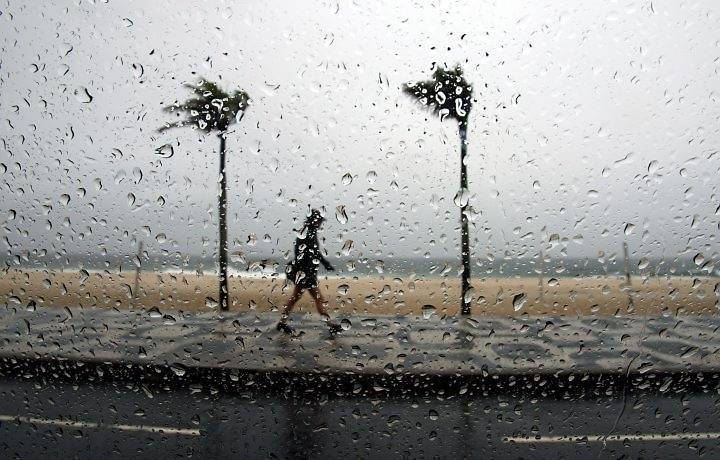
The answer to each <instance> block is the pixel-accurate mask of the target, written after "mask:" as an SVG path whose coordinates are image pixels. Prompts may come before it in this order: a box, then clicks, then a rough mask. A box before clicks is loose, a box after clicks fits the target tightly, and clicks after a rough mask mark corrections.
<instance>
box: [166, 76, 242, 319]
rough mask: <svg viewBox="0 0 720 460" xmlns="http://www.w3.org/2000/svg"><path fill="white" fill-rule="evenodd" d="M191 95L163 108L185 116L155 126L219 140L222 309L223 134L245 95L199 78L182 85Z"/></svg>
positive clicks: (223, 290)
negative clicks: (183, 129)
mask: <svg viewBox="0 0 720 460" xmlns="http://www.w3.org/2000/svg"><path fill="white" fill-rule="evenodd" d="M184 86H185V87H186V88H189V89H190V90H191V91H192V92H193V93H195V97H193V98H191V99H188V100H187V101H185V102H183V103H179V102H177V101H176V102H175V103H174V104H173V105H171V106H169V107H165V111H166V112H170V113H175V114H177V116H181V115H183V114H184V115H185V116H186V118H185V119H182V120H178V121H176V122H173V123H167V124H165V126H163V127H161V128H160V129H158V131H160V132H162V131H165V130H168V129H170V128H181V127H184V126H190V127H192V128H193V129H199V130H201V131H203V132H204V133H206V134H210V133H217V136H218V138H219V140H220V161H219V163H220V195H219V199H218V208H219V209H218V226H219V227H220V248H219V251H218V253H219V258H220V293H219V303H220V308H222V309H223V310H227V309H228V278H227V260H228V258H227V250H228V248H227V222H226V218H227V190H226V189H227V181H226V175H225V137H226V135H227V130H228V128H229V127H230V125H231V124H233V123H236V122H239V121H240V120H241V119H242V117H243V115H244V114H245V110H246V109H247V107H248V103H249V96H248V94H247V93H246V92H245V91H243V90H236V91H235V92H233V93H232V94H228V93H226V92H225V91H223V90H222V89H221V88H220V87H219V86H218V85H217V84H215V83H213V82H211V81H208V80H205V79H201V80H200V82H199V83H198V84H197V85H191V84H186V85H184Z"/></svg>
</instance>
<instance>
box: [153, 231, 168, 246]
mask: <svg viewBox="0 0 720 460" xmlns="http://www.w3.org/2000/svg"><path fill="white" fill-rule="evenodd" d="M155 240H156V241H157V242H158V243H160V244H162V243H164V242H166V241H167V236H165V234H164V233H158V234H157V236H155Z"/></svg>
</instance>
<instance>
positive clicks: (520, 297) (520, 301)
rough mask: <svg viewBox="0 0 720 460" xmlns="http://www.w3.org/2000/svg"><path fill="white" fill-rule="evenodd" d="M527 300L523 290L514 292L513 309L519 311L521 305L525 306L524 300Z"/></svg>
mask: <svg viewBox="0 0 720 460" xmlns="http://www.w3.org/2000/svg"><path fill="white" fill-rule="evenodd" d="M526 301H527V296H526V295H525V293H524V292H521V293H520V294H515V296H514V297H513V309H514V310H515V311H520V310H521V309H522V307H524V306H525V302H526Z"/></svg>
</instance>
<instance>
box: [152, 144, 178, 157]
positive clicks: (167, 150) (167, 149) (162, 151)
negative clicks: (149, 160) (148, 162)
mask: <svg viewBox="0 0 720 460" xmlns="http://www.w3.org/2000/svg"><path fill="white" fill-rule="evenodd" d="M155 155H158V156H160V157H162V158H170V157H171V156H173V155H175V149H174V148H173V146H172V145H170V144H165V145H161V146H160V147H158V148H156V149H155Z"/></svg>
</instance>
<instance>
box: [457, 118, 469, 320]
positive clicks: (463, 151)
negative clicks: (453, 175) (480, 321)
mask: <svg viewBox="0 0 720 460" xmlns="http://www.w3.org/2000/svg"><path fill="white" fill-rule="evenodd" d="M459 126H460V190H462V193H467V192H466V190H468V179H467V165H466V164H465V157H466V156H467V125H466V124H465V123H460V124H459ZM467 206H468V203H467V201H466V197H463V203H462V207H461V208H460V225H461V229H460V240H461V243H460V253H461V256H462V266H463V270H462V289H461V297H460V312H461V313H462V314H463V315H469V314H470V299H468V298H467V292H468V291H469V290H470V233H469V231H468V216H467V213H466V210H467Z"/></svg>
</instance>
